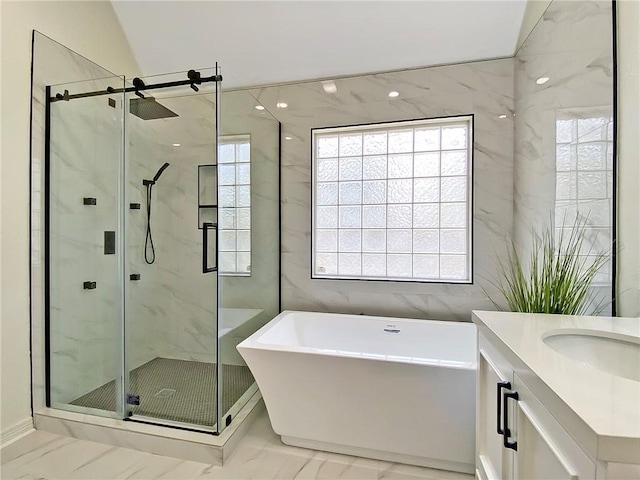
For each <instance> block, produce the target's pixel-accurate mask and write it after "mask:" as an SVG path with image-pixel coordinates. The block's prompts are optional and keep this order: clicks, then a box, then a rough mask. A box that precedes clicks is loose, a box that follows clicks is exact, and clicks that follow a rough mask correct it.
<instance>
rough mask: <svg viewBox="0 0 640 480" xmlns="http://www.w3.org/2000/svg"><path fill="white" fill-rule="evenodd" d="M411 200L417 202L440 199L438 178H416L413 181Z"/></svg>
mask: <svg viewBox="0 0 640 480" xmlns="http://www.w3.org/2000/svg"><path fill="white" fill-rule="evenodd" d="M413 184H414V195H413V201H414V202H417V203H427V202H437V201H439V200H440V179H439V178H417V179H415V180H414V181H413Z"/></svg>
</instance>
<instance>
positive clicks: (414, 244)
mask: <svg viewBox="0 0 640 480" xmlns="http://www.w3.org/2000/svg"><path fill="white" fill-rule="evenodd" d="M472 127H473V117H472V116H462V117H452V118H438V119H432V120H416V121H406V122H394V123H386V124H375V125H360V126H356V127H340V128H320V129H313V130H312V137H313V138H312V140H313V168H312V172H313V176H312V185H313V199H312V205H313V215H312V217H313V220H312V222H313V226H312V252H313V254H312V278H335V279H362V280H394V281H420V282H455V283H470V282H471V185H472V177H471V172H472V165H471V164H472V148H473V145H472V143H473V134H472Z"/></svg>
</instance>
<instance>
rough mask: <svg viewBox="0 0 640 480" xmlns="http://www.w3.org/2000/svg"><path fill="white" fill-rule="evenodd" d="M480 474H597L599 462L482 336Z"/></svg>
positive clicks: (495, 479) (497, 479)
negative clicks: (567, 430) (595, 461)
mask: <svg viewBox="0 0 640 480" xmlns="http://www.w3.org/2000/svg"><path fill="white" fill-rule="evenodd" d="M478 346H479V348H478V352H479V353H478V390H477V391H478V399H477V409H478V410H477V419H478V425H477V432H476V435H477V438H476V445H477V452H476V475H477V477H478V478H479V479H483V480H508V479H518V480H525V479H527V480H529V479H540V480H555V479H562V480H582V479H594V478H595V474H596V465H595V463H594V462H592V461H591V460H590V459H589V457H588V456H587V455H586V454H585V453H584V452H583V451H582V449H581V448H580V447H579V446H578V444H577V443H576V442H574V441H573V439H572V438H571V437H570V436H569V434H568V433H567V432H566V431H565V430H564V428H563V427H562V426H561V425H560V424H559V423H558V421H557V420H556V419H555V418H554V417H553V415H552V414H551V413H550V412H549V410H547V408H545V406H544V405H543V404H542V402H541V401H540V400H539V399H538V398H537V397H536V395H535V394H534V393H533V392H532V391H531V389H530V388H529V387H528V386H527V385H526V384H525V383H524V381H523V380H522V379H521V378H520V376H519V375H518V374H517V373H516V371H517V367H516V366H514V365H511V364H510V363H509V362H508V361H507V360H506V359H505V357H504V356H503V355H502V354H500V352H499V350H498V349H497V348H496V347H495V346H493V345H492V344H491V343H490V342H489V340H488V339H487V338H486V337H485V336H484V335H482V333H480V335H479V337H478Z"/></svg>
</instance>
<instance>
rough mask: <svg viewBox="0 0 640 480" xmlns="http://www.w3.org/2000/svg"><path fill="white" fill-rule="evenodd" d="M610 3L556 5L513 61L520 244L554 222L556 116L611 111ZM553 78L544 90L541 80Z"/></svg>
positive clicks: (528, 245) (516, 232) (516, 226)
mask: <svg viewBox="0 0 640 480" xmlns="http://www.w3.org/2000/svg"><path fill="white" fill-rule="evenodd" d="M611 14H612V12H611V2H608V1H588V2H563V1H555V2H552V3H551V5H550V7H549V8H548V10H547V11H546V12H545V14H544V16H543V18H542V19H541V20H540V22H539V23H538V25H537V26H536V28H535V29H534V30H533V32H532V33H531V35H530V36H529V38H528V39H527V41H526V42H525V44H524V45H523V46H522V48H521V49H520V51H519V52H518V54H517V55H516V57H515V93H516V102H515V112H516V117H515V143H514V145H515V148H514V151H515V171H514V188H515V196H514V200H515V203H514V219H515V223H514V239H515V241H516V245H517V246H518V247H519V248H520V249H521V251H522V252H527V251H528V250H529V249H530V248H531V241H532V240H531V230H532V229H534V230H539V229H541V228H542V227H543V226H545V225H548V223H549V219H550V218H552V217H553V212H554V209H555V199H556V119H557V115H558V113H561V112H562V111H567V110H573V111H582V112H586V111H589V110H592V109H595V110H596V111H600V112H603V113H605V114H609V115H611V114H612V111H613V103H612V102H613V97H612V91H613V58H612V44H611V42H612V33H611V32H612V31H611V28H612V27H611ZM543 76H547V77H549V78H550V79H549V81H548V82H547V83H544V84H543V85H538V84H537V83H536V80H537V79H538V78H540V77H543Z"/></svg>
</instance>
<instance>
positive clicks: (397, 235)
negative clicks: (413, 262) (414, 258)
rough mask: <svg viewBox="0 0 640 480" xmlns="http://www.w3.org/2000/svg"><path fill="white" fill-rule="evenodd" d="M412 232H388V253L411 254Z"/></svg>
mask: <svg viewBox="0 0 640 480" xmlns="http://www.w3.org/2000/svg"><path fill="white" fill-rule="evenodd" d="M411 244H412V242H411V230H408V229H407V230H387V251H388V252H394V253H405V252H407V253H411Z"/></svg>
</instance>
